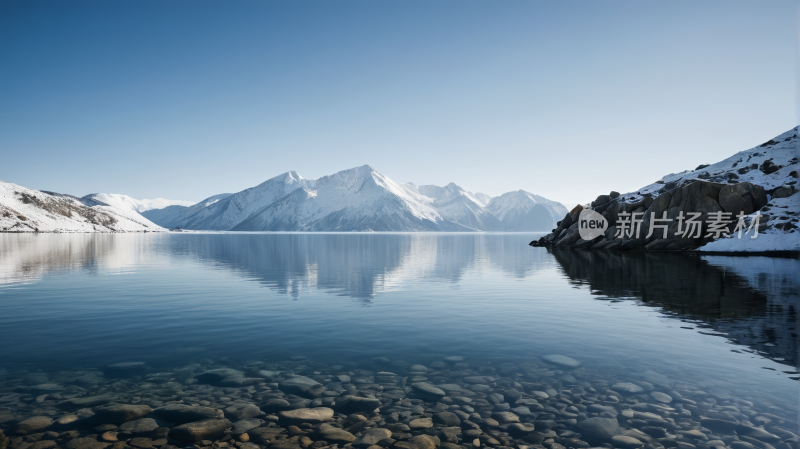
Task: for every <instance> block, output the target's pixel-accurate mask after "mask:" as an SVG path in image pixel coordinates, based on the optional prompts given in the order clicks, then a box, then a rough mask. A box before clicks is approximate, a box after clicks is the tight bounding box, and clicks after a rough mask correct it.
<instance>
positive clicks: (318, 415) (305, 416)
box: [278, 407, 333, 423]
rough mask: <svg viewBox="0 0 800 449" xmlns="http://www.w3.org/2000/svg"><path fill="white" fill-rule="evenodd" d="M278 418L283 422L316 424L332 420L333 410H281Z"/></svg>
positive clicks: (320, 408) (316, 408) (318, 408)
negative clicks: (283, 420)
mask: <svg viewBox="0 0 800 449" xmlns="http://www.w3.org/2000/svg"><path fill="white" fill-rule="evenodd" d="M278 416H279V417H281V418H282V419H285V420H290V421H300V422H306V423H318V422H323V421H328V420H330V419H331V418H333V409H331V408H328V407H315V408H298V409H296V410H282V411H280V412H278Z"/></svg>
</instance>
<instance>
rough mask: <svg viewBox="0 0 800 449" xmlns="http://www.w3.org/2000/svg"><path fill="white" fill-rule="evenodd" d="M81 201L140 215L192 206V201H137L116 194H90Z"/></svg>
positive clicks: (160, 199) (162, 199) (155, 199)
mask: <svg viewBox="0 0 800 449" xmlns="http://www.w3.org/2000/svg"><path fill="white" fill-rule="evenodd" d="M82 199H87V200H92V201H97V202H100V203H105V204H107V205H109V206H114V207H116V208H118V209H122V210H125V209H128V210H132V211H135V212H137V213H142V212H144V211H147V210H151V209H163V208H165V207H168V206H174V205H178V206H191V205H193V204H194V202H193V201H181V200H167V199H164V198H154V199H151V200H137V199H136V198H131V197H129V196H128V195H121V194H118V193H92V194H89V195H86V196H84V197H83V198H82Z"/></svg>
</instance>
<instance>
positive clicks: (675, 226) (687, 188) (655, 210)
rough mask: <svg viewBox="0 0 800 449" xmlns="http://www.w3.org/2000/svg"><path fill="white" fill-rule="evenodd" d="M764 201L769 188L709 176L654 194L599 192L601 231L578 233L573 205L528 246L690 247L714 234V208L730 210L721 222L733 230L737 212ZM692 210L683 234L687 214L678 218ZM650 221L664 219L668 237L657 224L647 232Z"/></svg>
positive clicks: (577, 214) (752, 209) (578, 213)
mask: <svg viewBox="0 0 800 449" xmlns="http://www.w3.org/2000/svg"><path fill="white" fill-rule="evenodd" d="M670 187H671V189H670ZM766 204H767V194H766V192H765V191H764V188H763V187H761V186H758V185H755V184H751V183H749V182H741V183H737V184H717V183H713V182H708V181H690V182H687V183H686V184H684V185H683V186H669V185H666V186H664V188H663V189H661V191H659V194H658V195H657V196H655V195H647V196H644V197H643V198H641V199H637V201H634V202H629V201H626V200H625V198H623V197H620V196H618V194H616V192H612V194H611V195H600V196H599V197H597V199H596V200H595V201H593V202H592V203H591V207H590V209H591V210H593V211H594V212H596V213H597V214H600V215H602V217H603V218H605V220H606V222H607V227H606V229H605V232H604V233H603V235H600V236H598V237H595V238H593V239H591V240H584V239H582V238H581V236H580V232H579V226H580V220H579V218H580V216H581V212H582V211H583V210H584V208H583V207H576V208H575V209H573V210H571V211H570V213H568V214H567V215H566V216H565V217H564V219H563V220H561V221H560V222H558V227H557V228H556V229H554V230H553V232H552V233H550V234H548V235H546V236H544V237H542V238H540V239H539V240H538V241H534V242H531V246H550V245H552V246H558V247H572V248H591V249H606V250H611V249H616V250H631V249H646V250H687V249H694V248H697V247H699V246H701V245H703V244H705V243H708V242H709V241H711V240H713V236H712V237H708V236H707V235H708V234H709V232H708V231H709V223H710V222H713V221H714V219H715V218H716V213H717V212H723V213H729V214H730V215H729V220H727V223H726V225H725V228H726V229H727V230H728V231H732V230H733V229H734V227H735V226H736V223H737V220H736V216H737V215H739V214H742V213H743V214H744V215H749V214H752V213H753V212H755V211H758V210H760V209H761V208H762V207H764V206H765V205H766ZM664 213H666V221H654V222H652V221H653V220H652V219H653V217H655V218H656V219H660V220H663V218H664V217H665V215H664ZM696 213H699V214H700V215H699V216H698V217H696V218H695V221H698V222H700V225H699V231H696V230H692V232H691V233H689V232H685V233H683V234H681V231H683V230H686V228H687V225H686V221H685V220H679V218H680V217H685V219H688V217H691V216H692V214H696ZM627 214H630V220H631V221H632V222H633V221H634V220H635V219H636V218H637V217H638V218H639V219H640V220H641V222H640V223H638V224H636V223H634V225H633V226H631V225H628V224H627V223H625V222H623V221H624V220H627V219H628V218H629V216H628V215H627ZM634 214H636V215H634ZM651 222H652V224H653V225H659V226H661V225H666V226H667V227H666V237H665V236H664V229H663V228H661V227H656V226H654V227H653V231H654V232H653V233H650V229H651ZM748 225H749V222H748ZM623 228H625V229H623ZM679 228H680V229H679ZM622 231H625V232H622ZM648 235H649V236H648ZM698 235H699V237H698Z"/></svg>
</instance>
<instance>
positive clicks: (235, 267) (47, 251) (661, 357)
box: [0, 233, 800, 427]
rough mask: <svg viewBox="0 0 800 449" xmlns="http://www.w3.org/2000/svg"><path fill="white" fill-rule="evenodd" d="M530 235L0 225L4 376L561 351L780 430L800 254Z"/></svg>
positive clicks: (794, 401)
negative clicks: (619, 245) (737, 410)
mask: <svg viewBox="0 0 800 449" xmlns="http://www.w3.org/2000/svg"><path fill="white" fill-rule="evenodd" d="M538 236H539V234H235V233H225V234H190V233H185V234H165V235H158V234H154V235H135V234H131V235H47V234H44V235H16V234H5V235H0V342H2V345H0V374H1V375H4V376H5V379H6V380H7V382H10V384H9V385H11V384H13V385H16V384H14V383H13V382H16V380H15V379H18V378H19V377H20V376H23V375H25V374H26V373H32V372H38V371H41V372H45V373H48V372H55V371H63V370H90V371H91V370H95V369H101V368H102V367H104V366H106V365H109V364H114V363H120V362H131V361H135V362H145V363H147V365H148V366H149V367H151V369H152V371H153V372H157V371H163V370H169V369H173V368H176V367H181V366H185V365H188V364H192V363H198V362H202V361H208V360H209V359H210V360H211V361H218V360H219V359H221V358H223V357H224V358H227V359H229V360H226V361H225V363H227V364H229V365H230V364H233V365H236V366H239V365H241V364H244V363H247V362H252V361H267V362H268V363H276V362H279V361H281V360H286V359H288V358H289V357H292V356H304V357H307V358H308V359H309V360H314V361H319V362H324V363H329V364H340V363H343V362H352V363H356V364H358V363H365V362H364V361H370V360H371V359H372V358H374V357H387V358H388V359H390V360H403V361H407V362H409V363H421V364H430V363H433V362H435V361H437V360H442V358H443V357H446V356H453V355H458V356H464V357H465V358H466V361H467V362H470V363H485V362H489V363H494V364H495V366H499V364H502V363H517V364H519V363H525V362H527V361H534V362H538V363H541V359H540V357H541V356H544V355H547V354H562V355H566V356H569V357H572V358H574V359H576V360H578V361H580V362H581V363H582V364H583V367H585V368H586V369H588V370H590V371H591V372H592V373H601V374H602V375H603V376H605V377H606V378H616V377H619V378H624V377H625V376H626V375H633V374H634V373H642V372H645V371H654V372H657V373H660V374H663V375H665V376H667V377H668V378H670V379H674V380H675V381H680V382H683V383H687V384H689V385H693V386H696V387H697V388H700V389H705V390H711V389H719V390H720V391H724V392H725V393H724V394H725V395H729V397H730V396H732V397H735V398H741V399H745V400H750V401H752V400H753V399H754V398H757V399H758V400H759V401H762V402H761V404H762V405H763V406H764V407H766V408H767V409H769V410H772V412H774V411H775V410H780V411H781V413H782V414H783V415H782V416H786V415H791V420H792V421H793V422H794V423H795V424H793V426H795V427H796V422H797V408H798V397H799V396H800V393H799V392H800V389H799V388H798V387H800V382H798V381H797V378H800V374H798V373H797V370H796V368H797V358H798V346H797V328H796V325H797V322H796V319H797V316H796V313H797V309H798V307H799V305H798V304H799V303H800V298H799V297H798V292H799V291H800V288H798V287H800V263H799V262H798V260H796V259H770V258H740V257H720V256H714V257H695V256H686V255H669V254H633V253H630V254H603V253H589V252H581V251H555V252H548V251H547V250H546V249H543V248H531V247H528V246H527V243H528V242H529V241H531V240H533V239H535V238H538ZM0 402H1V401H0ZM0 406H2V404H0ZM770 407H774V408H770ZM11 408H13V407H10V406H9V407H7V409H11ZM0 413H1V412H0Z"/></svg>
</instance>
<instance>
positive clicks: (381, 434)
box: [353, 428, 392, 446]
mask: <svg viewBox="0 0 800 449" xmlns="http://www.w3.org/2000/svg"><path fill="white" fill-rule="evenodd" d="M391 436H392V431H391V430H388V429H380V428H377V429H368V430H365V431H364V433H362V434H361V436H360V437H358V438H357V439H356V440H355V441H353V446H372V445H374V444H377V443H378V441H381V440H385V439H386V438H390V437H391Z"/></svg>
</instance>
